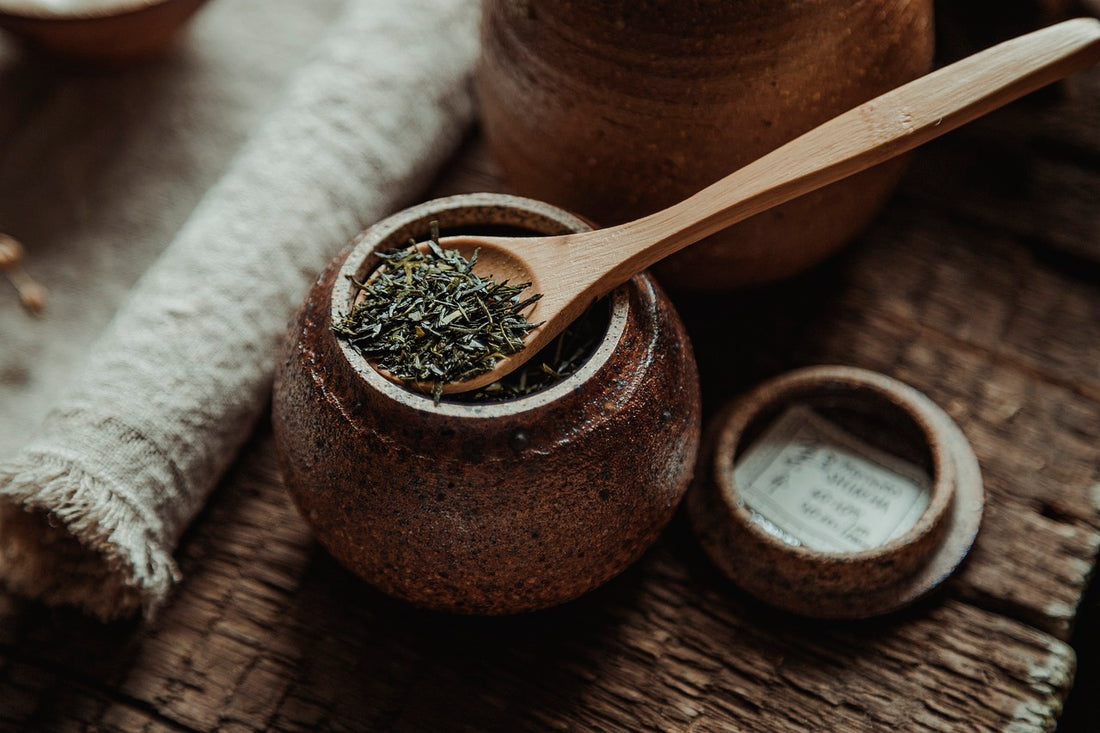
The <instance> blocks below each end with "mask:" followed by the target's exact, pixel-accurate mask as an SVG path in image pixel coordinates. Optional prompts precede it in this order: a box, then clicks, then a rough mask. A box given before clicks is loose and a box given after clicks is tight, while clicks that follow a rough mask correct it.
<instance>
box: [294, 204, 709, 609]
mask: <svg viewBox="0 0 1100 733" xmlns="http://www.w3.org/2000/svg"><path fill="white" fill-rule="evenodd" d="M432 220H437V221H439V223H440V226H441V228H442V230H443V234H444V236H446V235H447V234H448V233H452V234H453V233H460V232H469V231H500V230H501V228H502V227H503V228H510V229H521V230H524V231H527V232H530V233H542V234H564V233H567V232H571V231H582V230H585V229H588V228H589V226H588V225H587V224H586V223H585V222H584V221H583V220H582V219H580V218H578V217H576V216H573V215H571V214H569V213H567V212H565V211H562V210H560V209H557V208H554V207H551V206H549V205H546V204H542V203H539V202H535V201H530V200H526V199H521V198H517V197H512V196H502V195H496V194H473V195H464V196H455V197H451V198H447V199H440V200H436V201H431V202H428V203H425V204H422V205H419V206H416V207H413V208H410V209H407V210H405V211H403V212H400V213H398V214H396V215H394V216H392V217H390V218H388V219H386V220H384V221H382V222H380V223H379V224H377V225H375V226H373V227H371V228H370V229H368V230H367V231H366V232H364V233H363V234H362V235H360V236H359V237H358V238H357V239H356V240H355V242H354V243H353V247H352V249H351V250H350V252H348V253H346V254H345V255H343V256H341V257H338V258H337V259H336V260H335V261H334V262H333V264H332V265H331V266H330V267H329V268H328V270H327V271H326V272H325V273H324V274H323V275H322V276H321V278H320V280H319V281H318V282H317V284H316V285H315V286H314V288H313V291H312V292H311V293H310V296H309V298H308V300H307V301H306V303H305V305H304V306H303V308H302V310H301V313H300V314H299V317H298V319H297V322H296V324H295V325H294V326H293V328H292V331H291V334H290V340H289V345H288V349H287V352H286V355H285V359H284V360H283V361H282V363H281V366H280V368H279V370H278V374H277V376H276V381H275V398H274V424H275V438H276V442H277V445H278V449H279V457H280V466H281V468H282V472H283V476H284V478H285V481H286V485H287V487H288V489H289V491H290V493H291V495H292V496H293V498H294V501H295V503H296V504H297V506H298V508H299V510H300V511H301V513H302V516H303V517H304V518H305V519H306V521H307V522H308V523H309V525H310V526H311V527H312V529H313V531H314V533H315V534H316V536H317V538H318V539H319V540H320V541H321V543H322V544H323V545H324V546H325V547H326V548H327V549H328V550H329V552H331V553H332V555H333V556H334V557H336V559H337V560H339V561H340V562H341V563H343V564H344V565H345V566H346V567H348V568H349V569H350V570H352V571H353V572H355V573H356V574H358V575H359V576H361V577H362V578H364V579H365V580H367V581H368V582H370V583H372V584H374V585H375V586H377V587H378V588H380V589H382V590H383V591H385V592H386V593H389V594H391V595H394V596H397V597H399V598H403V599H406V600H408V601H411V602H413V603H416V604H418V605H421V606H425V607H428V608H432V609H438V610H444V611H454V612H462V613H477V614H503V613H513V612H519V611H528V610H533V609H539V608H544V607H547V606H552V605H555V604H558V603H562V602H564V601H567V600H570V599H572V598H574V597H576V596H579V595H581V594H582V593H584V592H586V591H588V590H590V589H592V588H595V587H596V586H598V585H600V584H601V583H603V582H605V581H607V580H608V579H610V578H611V577H613V576H614V575H616V574H617V573H619V572H620V571H622V570H623V569H624V568H626V567H627V566H628V565H629V564H630V563H631V562H633V561H634V560H635V559H636V558H637V557H638V556H639V555H640V554H641V553H642V552H643V551H644V550H645V549H646V548H647V547H648V546H649V545H650V544H652V542H653V541H654V540H655V539H656V537H657V536H658V534H659V532H660V531H661V529H662V528H663V527H664V526H665V524H666V523H667V522H668V520H669V519H670V518H671V516H672V514H673V512H674V510H675V509H676V506H677V504H678V503H679V501H680V499H681V497H682V495H683V493H684V491H685V490H686V488H687V485H688V482H689V480H690V478H691V474H692V470H693V465H694V461H695V458H696V453H697V449H698V443H699V433H700V408H699V386H698V377H697V373H696V367H695V362H694V359H693V356H692V351H691V346H690V344H689V342H688V339H687V335H686V334H685V332H684V329H683V326H682V324H681V323H680V320H679V317H678V316H677V315H676V313H675V311H674V310H673V308H672V306H671V304H670V303H669V301H668V299H667V298H666V297H665V296H664V295H663V294H662V293H661V291H660V289H659V288H658V287H657V286H656V285H655V283H654V281H653V280H652V279H651V278H650V277H649V276H647V275H640V276H638V277H636V278H634V279H633V280H631V281H630V282H629V283H627V284H626V285H624V286H623V287H621V288H619V289H618V290H616V291H615V292H614V293H613V294H612V295H611V296H609V301H608V313H609V317H608V326H607V331H606V333H605V334H604V336H603V338H602V340H600V341H599V343H598V344H597V346H596V347H595V350H594V351H593V353H592V356H591V357H590V358H589V360H588V361H587V362H586V363H585V364H584V365H583V366H582V367H581V368H580V370H579V371H578V372H577V373H575V374H573V375H572V376H570V377H568V378H566V379H564V380H562V381H560V382H558V383H557V384H555V385H553V386H551V387H549V388H547V389H546V390H544V391H542V392H538V393H535V394H532V395H529V396H527V397H523V398H519V399H514V400H511V401H507V402H499V403H489V404H460V403H453V402H446V401H445V402H442V403H440V404H438V405H436V404H434V403H433V402H432V400H431V399H430V398H429V397H426V396H423V395H420V394H416V393H412V392H409V391H407V390H405V389H403V388H401V387H399V386H397V385H395V384H393V383H391V382H389V381H387V380H386V379H384V378H382V377H381V376H380V375H378V374H377V373H376V372H375V371H374V370H373V369H372V368H371V367H370V365H369V364H368V363H367V362H366V360H365V359H364V358H363V357H362V356H361V355H359V354H358V353H356V352H355V351H353V350H351V349H349V348H347V347H346V345H345V344H343V343H342V342H340V341H338V340H337V339H336V338H335V337H334V336H333V334H332V332H331V329H330V327H331V324H332V322H333V318H334V317H339V316H340V315H342V314H343V313H345V312H347V309H348V307H349V304H350V303H351V302H352V298H353V296H354V287H353V286H352V285H351V283H350V282H349V280H348V278H347V276H348V275H355V276H356V277H359V278H362V277H363V275H364V274H365V273H366V272H367V271H369V269H371V268H372V267H373V263H372V262H371V260H372V259H373V258H372V257H370V254H371V252H373V251H375V250H378V249H390V248H393V247H395V246H400V245H402V244H404V243H405V242H407V240H408V238H409V237H410V236H413V237H424V236H426V235H427V233H428V231H429V225H430V222H431V221H432Z"/></svg>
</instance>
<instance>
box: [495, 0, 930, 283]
mask: <svg viewBox="0 0 1100 733" xmlns="http://www.w3.org/2000/svg"><path fill="white" fill-rule="evenodd" d="M484 13H485V14H484V19H483V26H482V36H483V56H482V60H481V64H480V67H479V70H478V73H477V78H476V88H477V92H478V95H479V98H480V103H481V111H482V121H483V126H484V131H485V136H486V138H487V141H488V145H489V148H490V150H491V152H492V154H493V156H494V158H495V159H496V161H497V163H498V165H499V166H500V169H501V171H502V173H503V174H504V176H505V178H506V179H507V181H508V182H509V184H510V185H511V186H512V187H513V188H514V190H515V191H516V192H517V193H521V194H524V195H528V196H532V197H535V198H539V199H543V200H546V201H549V202H551V203H554V204H557V205H560V206H562V207H564V208H566V209H569V210H571V211H575V212H578V213H580V214H583V215H585V216H588V217H590V218H592V219H594V220H596V221H598V222H599V223H600V224H603V225H610V224H615V223H618V222H622V221H626V220H629V219H633V218H637V217H639V216H642V215H644V214H647V213H650V212H652V211H655V210H657V209H660V208H663V207H665V206H668V205H670V204H672V203H674V202H676V201H679V200H680V199H682V198H685V197H686V196H688V195H690V194H692V193H694V192H695V191H697V190H699V189H701V188H703V187H704V186H706V185H709V184H710V183H712V182H714V181H716V180H717V179H719V178H721V177H722V176H724V175H725V174H727V173H728V172H729V171H732V170H737V169H738V168H740V167H742V166H743V165H745V164H746V163H749V162H750V161H752V160H755V159H757V158H759V157H760V156H762V155H763V154H765V153H767V152H768V151H770V150H772V149H774V148H776V147H778V146H779V145H781V144H783V143H784V142H787V141H788V140H791V139H793V138H794V137H797V136H798V135H799V134H801V133H803V132H805V131H807V130H809V129H810V128H812V127H814V126H816V125H818V124H820V123H822V122H824V121H825V120H827V119H829V118H831V117H833V116H835V115H836V114H838V113H840V112H843V111H844V110H847V109H849V108H852V107H854V106H856V105H858V104H860V103H862V102H864V101H866V100H868V99H870V98H872V97H874V96H876V95H878V94H881V93H883V92H885V91H887V90H889V89H892V88H894V87H896V86H899V85H900V84H902V83H904V82H907V81H909V80H911V79H913V78H915V77H917V76H920V75H921V74H924V73H925V72H927V71H928V69H929V68H930V66H931V62H932V47H933V23H932V0H864V1H862V2H851V0H742V1H738V2H729V1H728V0H700V1H699V2H691V3H682V2H626V1H625V0H616V1H614V2H607V1H606V0H571V1H570V2H565V1H563V0H544V1H542V2H530V1H523V2H517V1H516V0H488V1H487V2H486V3H485V11H484ZM901 165H902V164H901V163H899V162H898V161H893V162H890V163H887V164H884V165H882V166H879V167H877V168H875V169H872V170H870V171H867V172H865V173H862V174H860V175H858V176H855V177H852V178H851V179H849V180H846V181H841V182H838V183H836V184H834V185H832V186H829V187H828V188H825V189H822V190H821V191H818V192H815V193H812V194H808V195H806V196H804V197H802V198H800V199H797V200H795V201H792V202H790V203H788V204H786V205H784V206H782V207H779V208H777V209H775V210H773V211H770V212H766V213H764V214H760V215H758V216H755V217H753V218H751V219H749V220H748V221H745V222H743V223H741V224H738V225H736V226H735V227H732V228H731V229H729V230H727V231H725V232H721V233H719V234H716V235H714V236H712V237H710V238H708V239H707V240H704V241H703V242H700V243H698V244H696V245H693V246H692V247H690V248H689V249H687V250H685V251H684V252H681V253H679V254H678V255H676V256H675V257H672V258H670V259H669V260H668V261H667V262H665V263H662V264H661V265H660V266H659V267H658V268H657V274H658V277H659V278H660V279H661V281H662V283H664V284H666V285H668V286H670V287H672V288H674V289H681V290H684V289H691V290H722V289H729V288H733V287H737V286H741V285H746V284H753V283H760V282H766V281H769V280H774V279H777V278H781V277H785V276H788V275H791V274H793V273H795V272H798V271H799V270H801V269H804V268H806V267H808V266H810V265H812V264H814V263H816V262H818V261H820V260H821V259H823V258H824V257H825V256H826V255H828V254H829V253H830V252H832V251H833V250H835V249H836V248H837V247H839V246H841V245H842V244H843V243H845V242H846V241H847V240H848V239H850V238H851V237H852V236H853V235H854V234H855V233H857V232H858V231H859V230H860V229H861V228H862V227H864V226H865V225H866V224H867V222H868V221H869V220H870V219H871V217H872V216H873V215H874V213H875V212H876V211H877V210H878V209H879V207H880V206H881V205H882V203H883V202H884V201H885V199H886V197H887V195H888V194H889V193H890V191H891V190H892V188H893V187H894V185H895V183H896V181H897V179H898V176H899V174H900V170H901Z"/></svg>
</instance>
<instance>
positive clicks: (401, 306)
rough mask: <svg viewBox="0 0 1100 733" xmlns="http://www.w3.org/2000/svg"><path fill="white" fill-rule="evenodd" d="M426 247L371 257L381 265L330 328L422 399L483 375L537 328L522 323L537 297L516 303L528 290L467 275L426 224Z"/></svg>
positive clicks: (468, 263) (463, 263) (470, 265)
mask: <svg viewBox="0 0 1100 733" xmlns="http://www.w3.org/2000/svg"><path fill="white" fill-rule="evenodd" d="M426 245H427V246H420V245H418V244H417V243H416V242H415V241H413V242H411V243H410V246H409V247H406V248H404V249H399V250H392V251H390V252H382V253H375V254H376V256H377V257H379V258H380V259H381V260H382V261H383V264H382V266H381V267H380V268H379V269H378V270H377V271H376V272H375V273H373V276H372V277H371V278H369V279H368V280H367V281H366V282H362V283H360V282H357V281H354V280H353V282H354V283H355V285H356V286H357V287H358V288H359V290H360V294H359V296H358V297H357V298H356V301H355V304H354V305H353V306H352V309H351V311H350V312H349V313H348V314H347V315H346V316H344V317H343V318H342V319H341V320H340V322H339V323H337V324H335V325H334V326H333V330H334V331H335V332H336V334H337V335H339V336H341V337H343V338H344V339H345V340H346V341H347V342H348V343H349V344H350V345H351V346H353V347H355V348H356V349H357V350H358V351H359V352H360V353H362V354H363V355H364V356H365V357H366V358H368V359H370V360H371V361H372V362H373V363H374V364H375V366H376V367H378V368H380V369H384V370H386V371H387V372H389V373H390V374H391V375H392V376H394V377H396V378H397V379H399V380H400V381H402V382H403V383H405V384H406V385H407V386H411V387H414V388H417V389H420V390H422V391H430V392H431V393H432V396H433V397H434V398H435V400H436V402H438V401H439V400H440V398H441V396H442V393H443V392H442V390H443V385H444V384H447V383H449V382H460V381H464V380H467V379H471V378H472V377H475V376H477V375H479V374H483V373H485V372H488V371H490V370H491V369H492V368H493V367H494V366H495V365H496V364H497V362H498V361H500V360H502V359H505V358H507V357H508V356H509V355H511V354H514V353H516V352H517V351H519V350H520V349H522V348H523V347H524V337H525V336H526V335H527V332H528V331H530V330H531V329H532V328H534V327H535V326H537V325H538V324H533V323H530V322H529V321H528V320H527V319H526V318H525V317H524V315H523V311H525V310H526V309H527V308H528V307H530V306H531V305H533V304H534V303H535V302H536V301H538V299H539V298H541V297H542V296H541V295H540V294H535V295H530V296H528V297H521V296H522V295H523V293H524V291H525V290H527V289H528V288H529V287H530V286H531V283H521V284H511V283H509V282H508V281H507V280H505V281H502V282H498V281H496V280H494V279H492V277H491V276H490V277H483V276H481V275H478V274H477V273H475V272H474V271H473V269H474V266H475V265H476V264H477V253H476V252H475V253H474V254H473V256H472V257H471V258H470V259H466V258H465V257H464V256H462V254H461V253H460V252H459V251H458V250H452V249H444V248H442V247H440V245H439V231H438V226H435V225H434V224H433V227H432V233H431V239H430V241H428V242H427V243H426Z"/></svg>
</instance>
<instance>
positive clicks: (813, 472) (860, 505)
mask: <svg viewBox="0 0 1100 733" xmlns="http://www.w3.org/2000/svg"><path fill="white" fill-rule="evenodd" d="M734 479H735V480H736V482H737V487H738V490H739V492H740V494H741V499H742V501H744V503H745V505H746V506H747V507H748V508H749V509H750V513H751V514H752V516H753V520H754V521H755V522H757V524H759V525H760V526H761V527H763V528H764V529H765V530H767V531H768V532H770V533H772V534H774V535H775V536H777V537H779V538H780V539H782V540H783V541H784V542H787V543H789V544H792V545H805V546H806V547H808V548H811V549H814V550H818V551H821V552H838V553H843V552H859V551H861V550H867V549H870V548H873V547H879V546H881V545H884V544H886V543H887V542H889V541H891V540H893V539H896V538H897V537H900V536H901V535H903V534H905V533H906V532H907V531H909V530H910V529H912V528H913V526H914V525H915V524H916V523H917V520H918V519H919V518H920V516H921V514H923V513H924V510H925V509H926V508H927V507H928V501H929V496H930V494H931V491H930V486H931V481H930V479H929V478H928V475H927V473H925V471H923V470H922V469H921V468H920V467H919V466H916V465H914V464H912V463H909V462H908V461H905V460H902V459H901V458H898V457H897V456H894V455H890V454H889V453H886V452H884V451H881V450H879V449H878V448H875V447H874V446H870V445H867V444H866V443H864V442H863V441H862V440H860V439H858V438H856V437H855V436H853V435H851V434H850V433H848V432H846V431H844V430H842V429H841V428H840V427H838V426H837V425H835V424H833V423H831V422H829V421H828V420H826V419H825V418H823V417H821V416H820V415H818V414H817V413H815V412H813V411H812V410H810V409H809V408H807V407H804V406H796V407H792V408H790V409H789V410H787V411H786V412H785V413H783V415H782V416H781V417H780V418H779V419H778V420H776V421H775V422H774V423H773V424H772V425H771V426H769V427H768V429H767V430H766V431H765V432H764V434H763V435H761V436H760V438H758V439H757V440H756V441H755V442H754V443H753V444H752V446H750V447H749V449H748V451H747V452H746V453H745V454H744V455H743V456H741V459H740V460H739V461H738V462H737V466H736V467H735V469H734Z"/></svg>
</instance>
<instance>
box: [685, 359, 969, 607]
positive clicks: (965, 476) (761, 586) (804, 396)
mask: <svg viewBox="0 0 1100 733" xmlns="http://www.w3.org/2000/svg"><path fill="white" fill-rule="evenodd" d="M792 407H796V408H809V409H812V410H813V411H814V412H815V413H816V414H820V415H821V416H822V417H823V418H825V419H828V420H830V421H835V422H836V424H837V426H840V427H842V428H843V430H845V431H846V433H848V434H850V435H852V436H855V437H856V438H857V439H859V440H860V441H863V442H865V443H866V444H868V445H871V446H872V447H873V449H875V450H880V451H883V452H885V453H887V454H889V455H890V456H893V457H895V458H896V459H901V460H904V461H906V462H908V463H910V464H912V465H913V466H915V467H919V469H920V470H922V471H923V472H925V473H926V474H927V476H928V478H929V488H928V496H927V498H928V503H927V506H926V507H925V508H924V510H923V512H922V513H921V514H920V516H919V517H916V518H915V521H914V523H913V525H912V526H911V527H908V528H906V529H905V531H904V533H902V534H900V535H899V536H896V537H894V538H893V539H890V540H889V541H887V542H885V543H884V544H881V545H877V546H871V547H867V548H865V549H862V550H859V551H846V552H836V551H822V550H820V549H814V548H812V547H811V546H809V545H806V544H804V543H800V542H798V541H797V538H792V537H784V536H783V533H782V532H781V531H780V532H777V531H776V528H775V526H774V525H771V524H770V522H768V521H767V518H766V517H763V518H762V517H761V516H760V515H756V513H755V512H754V511H753V510H752V509H750V508H749V506H748V504H747V502H746V500H745V488H746V487H744V486H742V485H741V484H739V481H738V478H737V473H736V471H735V466H736V465H737V464H738V463H739V462H740V461H741V460H742V458H743V457H744V455H745V454H746V452H747V451H748V449H749V447H750V446H752V445H753V443H754V442H755V441H756V440H757V439H759V438H760V436H761V434H762V433H763V432H764V431H765V430H767V429H768V428H769V426H770V425H772V424H773V422H774V421H775V420H776V418H777V417H779V416H780V415H782V414H784V413H785V412H786V411H787V410H788V409H790V408H792ZM802 440H803V441H805V442H803V443H802V444H801V445H800V449H801V446H804V445H812V444H814V442H815V440H814V439H813V438H809V439H807V438H805V437H803V438H802ZM768 450H770V451H772V454H771V455H772V456H773V458H771V460H776V461H778V462H779V463H782V462H783V461H785V460H790V459H789V458H783V457H782V456H778V455H777V454H776V453H775V452H774V451H775V447H774V446H769V448H768ZM788 455H790V454H788ZM828 460H829V461H830V462H832V461H835V463H830V465H832V466H833V467H834V468H833V469H832V470H833V471H834V472H835V475H837V476H838V477H839V479H838V481H839V483H840V484H844V483H848V486H849V487H852V491H851V493H849V494H848V495H847V496H849V497H851V496H858V495H859V494H860V493H861V492H862V491H864V487H866V486H867V483H862V484H859V483H857V482H855V481H852V479H851V474H850V473H846V471H845V469H840V468H836V466H838V465H840V464H842V463H845V462H847V461H849V460H850V459H849V458H847V457H845V458H839V457H833V458H829V459H828ZM847 470H848V471H851V470H852V469H847ZM855 470H856V471H858V470H860V469H855ZM697 473H698V476H697V479H698V481H697V483H696V485H695V486H694V487H693V489H692V491H691V495H690V497H689V499H688V502H687V508H688V513H689V515H690V517H691V521H692V525H693V526H694V528H695V533H696V535H697V536H698V538H699V540H700V542H701V543H702V545H703V548H704V549H705V550H706V552H707V554H708V555H709V556H710V558H711V559H712V560H713V561H714V563H715V565H717V566H718V568H719V569H721V570H722V572H723V573H725V574H726V575H727V576H728V577H729V578H730V579H731V580H733V581H734V582H735V583H736V584H737V585H739V586H740V587H742V588H743V589H744V590H746V591H748V592H749V593H751V594H752V595H754V596H756V597H758V598H760V599H762V600H765V601H767V602H769V603H771V604H773V605H776V606H779V607H781V608H783V609H785V610H788V611H793V612H795V613H801V614H804V615H807V616H816V617H821V618H863V617H867V616H874V615H877V614H881V613H886V612H889V611H892V610H895V609H897V608H900V607H902V606H905V605H907V604H909V603H912V602H913V601H915V600H917V599H918V598H920V597H921V596H923V595H925V594H927V593H928V592H930V591H931V590H932V589H934V588H935V587H936V586H937V585H939V584H940V583H941V582H943V580H945V579H946V578H947V577H948V576H949V575H950V574H951V573H952V572H954V570H955V568H956V567H957V566H958V564H959V563H960V562H962V559H963V558H964V557H965V556H966V554H967V552H968V551H969V549H970V546H971V544H972V543H973V541H974V538H975V536H976V535H977V532H978V527H979V525H980V524H981V516H982V509H983V505H984V491H983V488H982V480H981V471H980V469H979V467H978V461H977V459H976V458H975V456H974V452H973V450H972V449H971V447H970V444H969V442H968V441H967V440H966V437H965V436H964V435H963V433H962V431H961V430H960V429H959V427H958V426H957V425H956V424H955V423H954V421H952V420H951V418H950V417H949V416H948V415H947V414H946V413H945V412H944V411H943V410H942V409H940V408H939V407H938V406H936V405H935V403H933V402H932V401H931V400H929V399H928V398H927V397H925V396H924V395H922V394H921V393H919V392H917V391H916V390H915V389H913V388H912V387H909V386H908V385H905V384H903V383H902V382H899V381H897V380H895V379H891V378H890V377H887V376H885V375H882V374H877V373H875V372H869V371H866V370H863V369H856V368H852V367H841V366H819V367H811V368H807V369H801V370H798V371H795V372H791V373H789V374H785V375H782V376H779V377H776V378H774V379H772V380H769V381H768V382H765V383H764V384H762V385H760V386H758V387H757V388H755V389H753V390H751V391H750V392H749V393H747V394H746V395H744V396H743V397H742V398H740V399H738V400H736V401H735V402H733V403H731V404H730V405H728V406H727V407H726V408H725V409H724V410H722V411H721V412H720V413H719V414H718V415H716V416H715V418H714V419H713V421H712V422H711V424H710V425H708V427H707V434H706V448H705V449H704V451H703V453H702V455H701V457H700V468H699V470H698V472H697ZM785 479H786V480H787V481H791V480H792V479H790V478H789V477H785ZM803 480H804V479H803ZM812 480H813V482H814V483H813V485H812V486H813V491H814V492H817V491H822V490H823V491H826V492H829V491H830V489H829V484H828V483H827V482H824V481H823V480H822V478H821V477H820V476H818V477H815V478H814V479H812ZM872 480H874V479H872ZM818 481H822V482H821V483H818ZM880 485H881V484H880ZM834 486H835V485H834ZM831 493H832V497H831V498H829V499H826V500H825V501H827V502H833V501H835V499H836V498H837V497H838V496H840V495H841V494H842V493H843V492H839V491H836V490H835V489H834V490H832V491H831ZM901 500H902V499H899V501H901ZM857 501H858V500H857ZM862 501H864V502H866V501H867V500H866V498H864V499H863V500H862ZM848 505H849V507H853V506H854V505H853V504H851V503H850V502H849V503H848ZM790 508H791V507H788V509H790ZM849 516H850V515H849ZM762 519H763V521H762ZM769 525H770V526H769Z"/></svg>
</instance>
